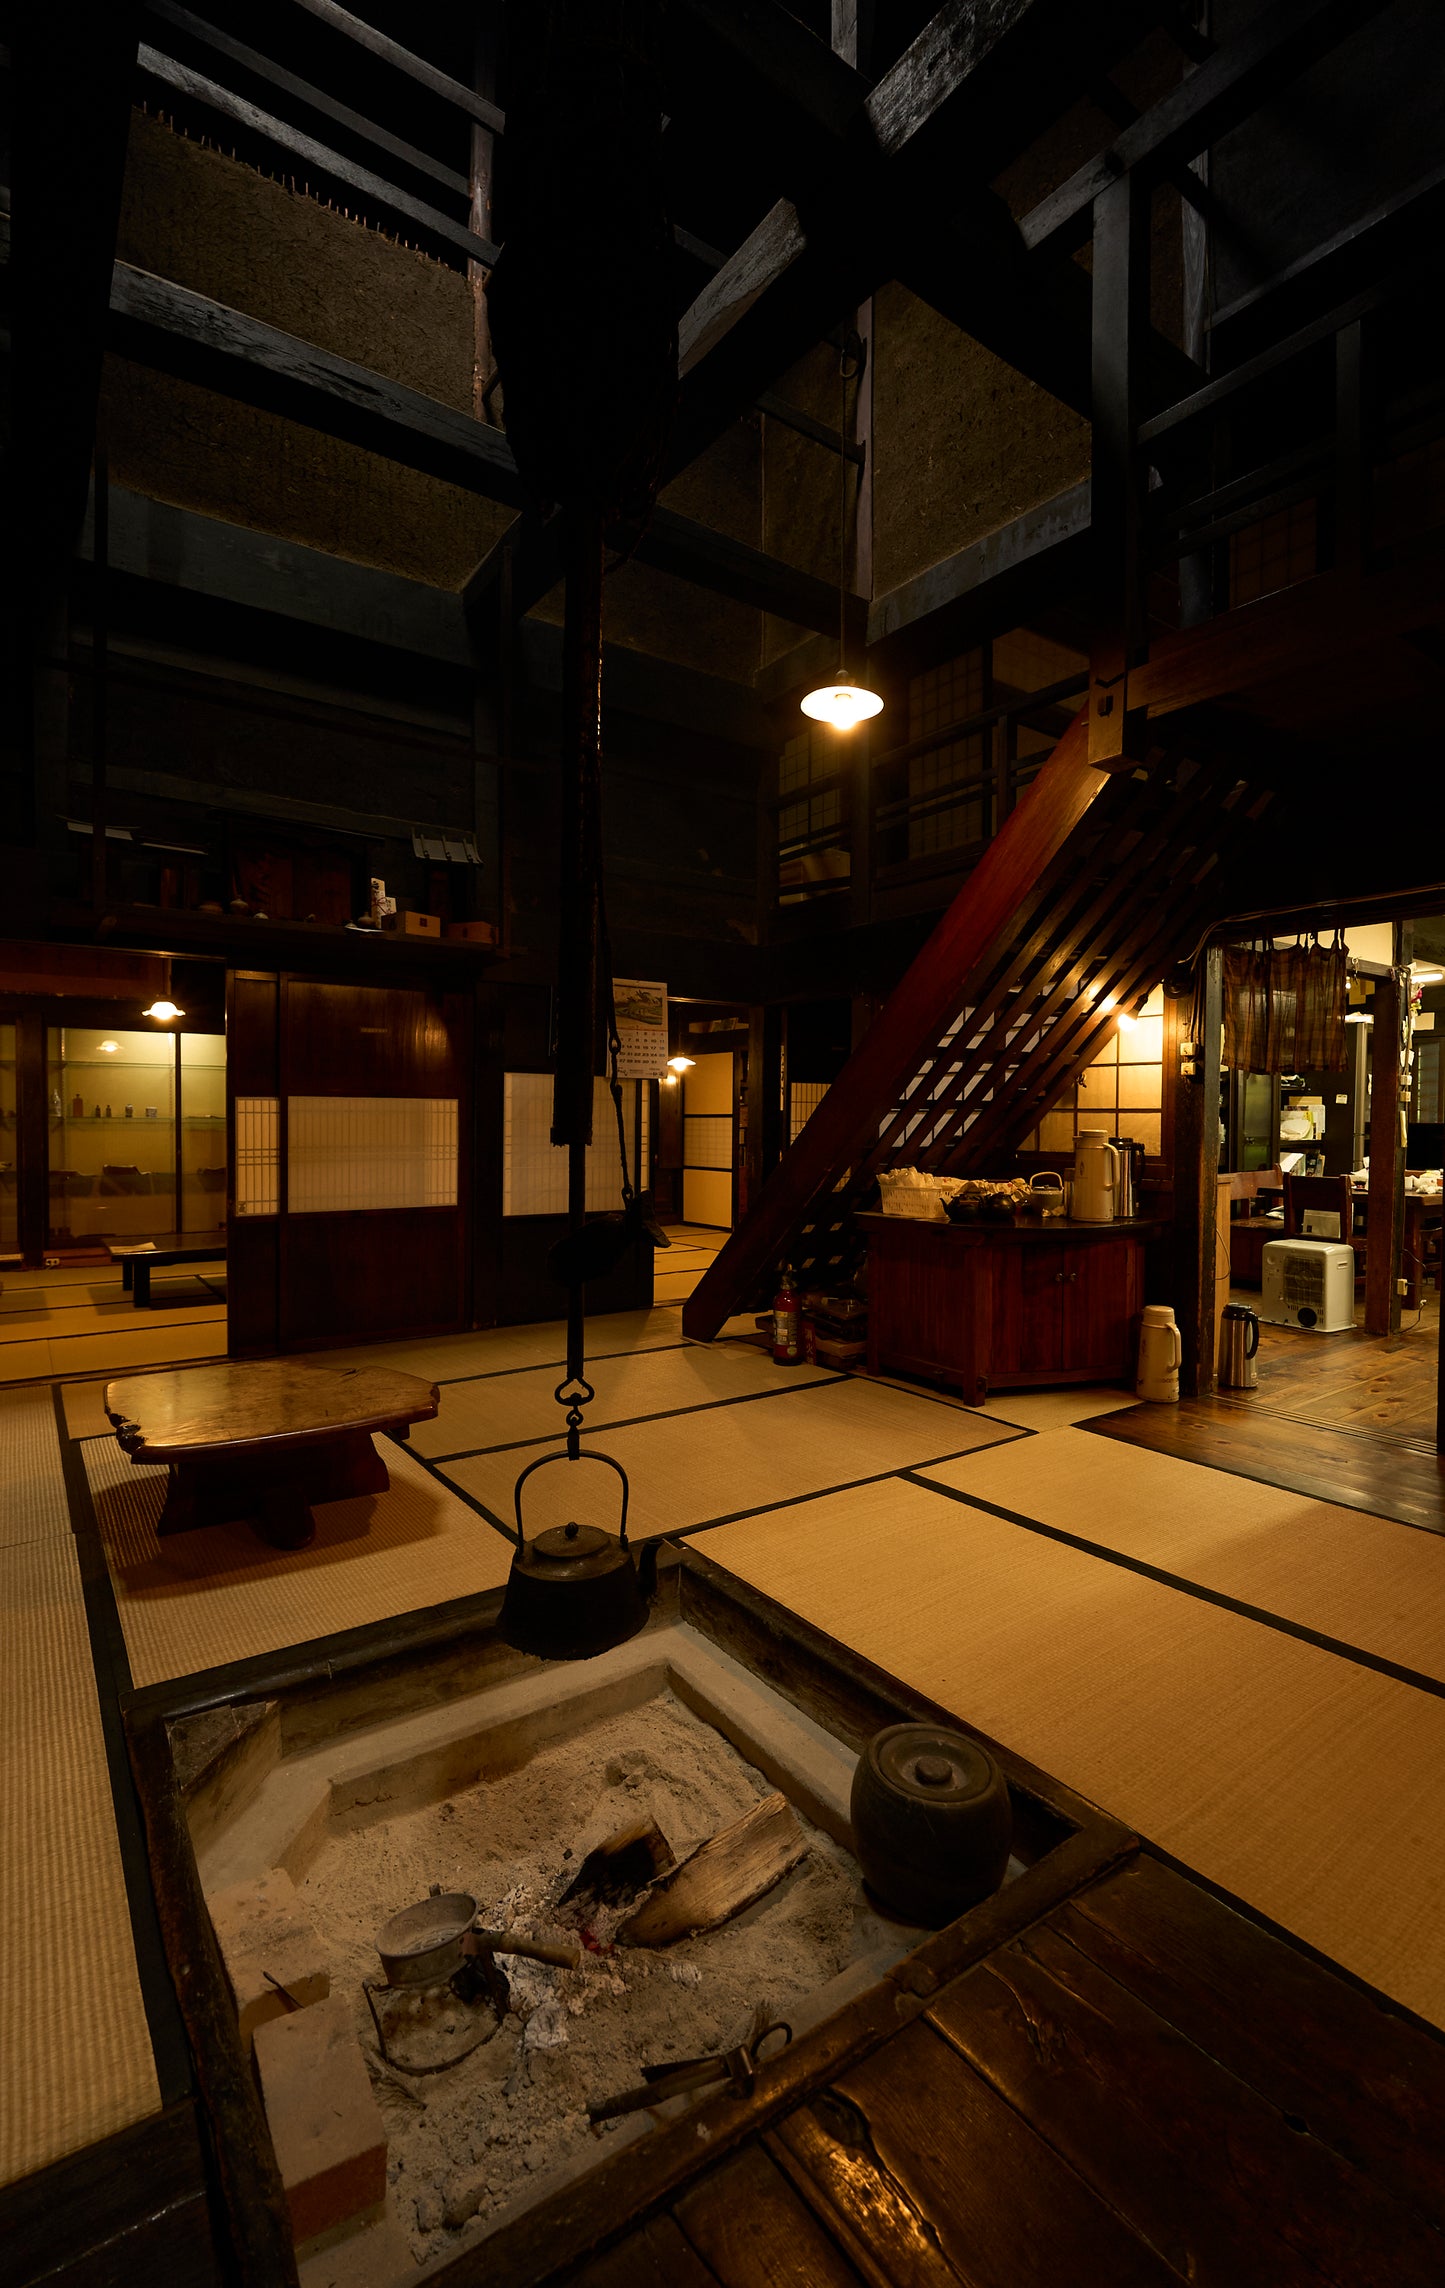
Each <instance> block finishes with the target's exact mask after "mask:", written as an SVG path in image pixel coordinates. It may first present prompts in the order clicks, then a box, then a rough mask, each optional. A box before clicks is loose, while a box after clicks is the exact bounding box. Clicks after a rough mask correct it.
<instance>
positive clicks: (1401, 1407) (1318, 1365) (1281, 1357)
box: [1236, 1289, 1440, 1450]
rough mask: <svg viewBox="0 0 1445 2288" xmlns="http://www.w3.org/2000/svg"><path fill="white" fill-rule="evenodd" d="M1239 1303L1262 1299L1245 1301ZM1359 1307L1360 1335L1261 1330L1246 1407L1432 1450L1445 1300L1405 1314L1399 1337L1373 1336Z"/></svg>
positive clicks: (1429, 1299) (1430, 1295)
mask: <svg viewBox="0 0 1445 2288" xmlns="http://www.w3.org/2000/svg"><path fill="white" fill-rule="evenodd" d="M1236 1300H1237V1301H1240V1302H1246V1301H1253V1302H1254V1303H1256V1304H1257V1302H1258V1297H1257V1296H1256V1297H1253V1298H1250V1297H1246V1296H1244V1295H1240V1296H1238V1297H1236ZM1363 1309H1364V1306H1363V1304H1357V1307H1356V1311H1357V1323H1356V1326H1355V1328H1354V1330H1353V1332H1349V1333H1344V1334H1338V1335H1311V1334H1306V1333H1305V1331H1304V1330H1303V1329H1302V1328H1295V1327H1271V1326H1264V1325H1262V1326H1261V1327H1260V1330H1259V1356H1258V1359H1257V1360H1256V1371H1257V1373H1258V1376H1259V1387H1258V1389H1257V1390H1255V1391H1252V1392H1250V1393H1249V1394H1248V1396H1247V1398H1246V1397H1244V1396H1243V1394H1241V1403H1244V1404H1247V1405H1249V1406H1251V1407H1254V1408H1255V1409H1256V1410H1257V1411H1259V1412H1261V1413H1270V1414H1283V1415H1288V1416H1289V1417H1291V1419H1293V1420H1295V1421H1307V1422H1318V1423H1322V1424H1324V1425H1325V1426H1326V1427H1327V1428H1329V1429H1334V1430H1360V1431H1367V1432H1369V1433H1370V1434H1371V1435H1373V1436H1376V1437H1382V1438H1390V1439H1397V1440H1400V1441H1402V1442H1404V1443H1408V1444H1412V1445H1416V1446H1420V1447H1423V1448H1425V1449H1426V1450H1430V1449H1432V1448H1433V1447H1434V1444H1435V1400H1436V1389H1437V1378H1438V1375H1439V1361H1440V1300H1439V1297H1438V1295H1437V1294H1435V1293H1434V1292H1433V1291H1432V1290H1428V1289H1427V1291H1426V1294H1425V1297H1424V1301H1423V1304H1422V1306H1421V1310H1420V1312H1419V1314H1418V1316H1417V1314H1415V1313H1414V1312H1410V1311H1406V1312H1405V1313H1404V1314H1403V1326H1402V1331H1401V1332H1400V1333H1399V1334H1397V1335H1370V1334H1367V1333H1366V1332H1365V1329H1364V1326H1363V1323H1361V1322H1362V1319H1363Z"/></svg>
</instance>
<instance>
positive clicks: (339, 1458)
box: [156, 1430, 391, 1549]
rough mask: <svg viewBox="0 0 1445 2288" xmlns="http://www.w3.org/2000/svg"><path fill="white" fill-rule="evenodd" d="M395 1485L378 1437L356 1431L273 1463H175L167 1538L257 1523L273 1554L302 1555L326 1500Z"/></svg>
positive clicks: (212, 1457)
mask: <svg viewBox="0 0 1445 2288" xmlns="http://www.w3.org/2000/svg"><path fill="white" fill-rule="evenodd" d="M390 1484H391V1479H390V1477H389V1476H388V1474H387V1468H386V1464H385V1462H384V1461H383V1460H382V1458H381V1456H380V1454H378V1452H377V1450H376V1447H375V1445H374V1444H373V1442H372V1439H371V1436H370V1433H369V1432H367V1431H365V1430H350V1431H346V1432H344V1433H342V1434H341V1435H339V1436H337V1437H335V1438H330V1439H328V1440H327V1441H326V1442H325V1443H324V1444H323V1445H313V1446H303V1447H297V1448H293V1449H292V1451H291V1452H290V1453H289V1454H279V1455H276V1456H274V1457H268V1458H267V1459H266V1460H265V1461H258V1460H252V1461H249V1462H247V1461H227V1460H225V1459H224V1458H223V1457H222V1456H221V1455H219V1454H216V1453H211V1454H203V1455H198V1456H197V1457H196V1459H195V1460H194V1461H187V1462H181V1463H172V1464H171V1466H170V1481H169V1484H168V1486H167V1488H166V1499H165V1505H164V1507H163V1508H162V1510H161V1514H160V1517H159V1519H158V1521H157V1524H156V1532H157V1534H158V1535H160V1536H161V1537H162V1538H165V1537H167V1536H169V1535H170V1534H173V1533H193V1532H195V1531H196V1529H197V1528H198V1527H200V1526H204V1525H249V1526H250V1527H251V1529H252V1531H253V1532H254V1533H255V1534H256V1535H257V1536H258V1538H259V1539H260V1540H262V1541H266V1542H269V1543H270V1545H271V1547H272V1548H273V1549H301V1548H304V1547H305V1545H306V1543H307V1542H308V1541H310V1540H311V1539H312V1537H313V1535H314V1533H315V1530H316V1521H315V1519H314V1518H313V1516H312V1514H311V1511H312V1506H313V1504H317V1503H320V1502H334V1501H348V1500H353V1499H355V1498H356V1497H357V1496H358V1495H363V1494H384V1493H385V1492H386V1491H387V1489H388V1487H389V1486H390Z"/></svg>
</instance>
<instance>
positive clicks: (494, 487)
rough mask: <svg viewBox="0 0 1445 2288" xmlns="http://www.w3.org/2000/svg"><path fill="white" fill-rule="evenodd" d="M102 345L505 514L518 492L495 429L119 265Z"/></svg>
mask: <svg viewBox="0 0 1445 2288" xmlns="http://www.w3.org/2000/svg"><path fill="white" fill-rule="evenodd" d="M110 309H111V323H110V346H111V348H112V349H113V350H114V351H115V352H116V353H117V354H118V355H119V356H121V357H125V358H131V359H134V360H135V362H136V363H137V364H140V365H147V366H154V367H157V368H159V369H160V370H161V371H163V372H167V373H175V374H178V375H180V376H181V377H182V379H184V380H187V381H193V382H197V383H199V384H200V385H201V386H202V387H203V388H207V389H215V390H219V391H221V392H223V393H224V394H225V395H227V396H230V397H238V398H241V399H243V400H245V402H247V403H248V404H252V405H259V406H262V407H264V408H265V409H266V410H267V411H269V412H273V413H279V414H282V415H284V416H285V418H286V419H288V420H292V421H300V422H302V423H304V424H305V425H306V426H307V427H308V428H312V429H321V430H324V431H325V432H326V433H327V434H328V435H329V436H335V437H344V438H346V439H348V440H349V441H350V442H351V443H353V444H358V445H363V446H365V447H367V448H368V449H369V450H370V451H372V452H376V453H381V454H385V455H386V456H387V457H388V458H389V459H390V460H393V461H399V462H401V463H403V464H404V465H405V466H406V467H409V468H414V469H421V470H424V471H425V472H426V473H427V474H428V475H431V476H437V477H442V478H444V479H445V480H446V481H447V482H448V483H450V484H456V485H463V486H465V487H466V489H467V490H468V491H469V492H475V493H480V494H482V495H483V496H484V498H486V499H487V500H495V501H501V502H504V503H505V504H506V505H508V506H509V507H518V506H520V504H521V499H522V488H521V483H520V480H519V479H518V476H517V468H516V463H515V462H514V460H513V459H512V452H511V447H510V446H509V445H508V444H507V441H506V439H505V438H504V437H503V436H502V434H501V432H500V431H499V430H496V429H489V428H488V427H487V426H486V425H485V424H484V423H483V422H480V421H474V420H473V419H472V417H471V415H470V414H468V413H458V412H455V411H453V409H452V408H451V407H450V406H447V405H442V404H440V403H439V402H438V400H437V399H436V398H433V397H424V396H423V395H422V393H421V392H420V391H419V390H415V389H406V388H404V387H403V386H402V384H401V383H400V382H395V381H388V380H387V379H385V377H384V376H383V375H381V374H378V373H372V372H370V371H369V370H368V368H367V367H365V366H360V365H354V364H352V363H351V361H350V360H349V359H348V358H339V357H334V356H333V355H332V354H331V352H330V351H328V350H321V349H317V348H315V347H314V345H313V344H311V343H310V342H303V341H299V340H298V339H297V338H296V336H295V335H293V334H283V333H282V332H280V330H279V329H278V328H277V327H275V326H267V325H263V324H262V323H261V321H260V320H259V319H258V318H250V317H247V316H246V315H244V313H243V312H241V311H239V310H230V309H227V308H226V306H225V305H224V303H220V302H211V301H208V300H207V299H206V297H205V296H204V295H202V294H195V293H192V292H191V290H190V289H189V288H188V287H185V286H177V285H174V284H172V283H171V281H170V280H168V279H164V278H156V277H153V276H152V275H151V274H150V272H149V271H144V270H133V269H131V268H130V267H129V265H128V264H126V263H123V262H118V263H117V264H116V265H115V275H114V280H113V283H112V287H111V302H110Z"/></svg>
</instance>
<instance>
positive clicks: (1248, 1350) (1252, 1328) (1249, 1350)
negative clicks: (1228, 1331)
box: [1244, 1311, 1259, 1358]
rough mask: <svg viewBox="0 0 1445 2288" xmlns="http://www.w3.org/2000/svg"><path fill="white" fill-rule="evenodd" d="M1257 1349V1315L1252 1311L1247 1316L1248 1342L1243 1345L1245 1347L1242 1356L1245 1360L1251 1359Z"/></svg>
mask: <svg viewBox="0 0 1445 2288" xmlns="http://www.w3.org/2000/svg"><path fill="white" fill-rule="evenodd" d="M1258 1349H1259V1317H1258V1314H1257V1313H1256V1312H1254V1311H1251V1312H1250V1314H1249V1341H1248V1342H1247V1343H1246V1344H1245V1346H1244V1355H1245V1357H1246V1358H1253V1357H1254V1354H1255V1352H1256V1351H1257V1350H1258Z"/></svg>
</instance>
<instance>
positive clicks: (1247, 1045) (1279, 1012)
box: [1222, 935, 1346, 1072]
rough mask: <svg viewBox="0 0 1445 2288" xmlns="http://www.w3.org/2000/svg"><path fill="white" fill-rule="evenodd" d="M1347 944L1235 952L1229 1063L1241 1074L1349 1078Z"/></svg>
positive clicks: (1228, 964)
mask: <svg viewBox="0 0 1445 2288" xmlns="http://www.w3.org/2000/svg"><path fill="white" fill-rule="evenodd" d="M1345 983H1346V980H1345V941H1344V938H1343V936H1341V935H1337V936H1336V937H1335V939H1334V942H1333V943H1332V944H1330V945H1321V943H1320V942H1319V940H1318V938H1314V939H1311V940H1309V941H1308V942H1307V941H1306V940H1305V939H1303V938H1300V939H1299V940H1298V941H1297V942H1296V943H1295V944H1294V945H1288V946H1282V945H1259V946H1227V947H1226V948H1225V954H1224V1041H1223V1048H1222V1055H1223V1059H1224V1062H1225V1063H1226V1064H1228V1065H1232V1066H1233V1067H1234V1068H1235V1069H1236V1071H1241V1072H1343V1071H1344V1070H1345V1038H1346V1036H1345Z"/></svg>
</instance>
